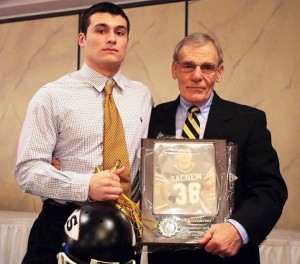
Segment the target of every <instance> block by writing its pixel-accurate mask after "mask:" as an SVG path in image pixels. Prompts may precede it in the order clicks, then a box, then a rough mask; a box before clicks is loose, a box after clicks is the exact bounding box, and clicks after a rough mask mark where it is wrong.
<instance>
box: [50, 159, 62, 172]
mask: <svg viewBox="0 0 300 264" xmlns="http://www.w3.org/2000/svg"><path fill="white" fill-rule="evenodd" d="M51 165H52V166H53V167H54V168H56V169H58V170H61V165H60V161H59V158H56V157H53V158H52V162H51Z"/></svg>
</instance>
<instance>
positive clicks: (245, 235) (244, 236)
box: [227, 219, 249, 244]
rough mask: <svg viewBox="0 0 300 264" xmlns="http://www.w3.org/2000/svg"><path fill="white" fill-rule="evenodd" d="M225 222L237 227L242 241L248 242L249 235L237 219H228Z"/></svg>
mask: <svg viewBox="0 0 300 264" xmlns="http://www.w3.org/2000/svg"><path fill="white" fill-rule="evenodd" d="M227 222H229V223H230V224H232V225H233V226H234V227H235V228H236V229H237V231H238V232H239V234H240V236H241V238H242V240H243V243H244V244H247V243H248V242H249V236H248V233H247V231H246V229H245V228H244V227H243V226H242V225H241V224H240V223H239V222H238V221H236V220H234V219H228V220H227Z"/></svg>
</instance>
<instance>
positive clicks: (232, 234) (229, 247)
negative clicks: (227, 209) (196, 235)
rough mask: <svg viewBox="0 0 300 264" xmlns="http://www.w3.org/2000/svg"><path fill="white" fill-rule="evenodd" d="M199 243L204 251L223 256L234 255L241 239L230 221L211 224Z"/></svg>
mask: <svg viewBox="0 0 300 264" xmlns="http://www.w3.org/2000/svg"><path fill="white" fill-rule="evenodd" d="M199 244H200V245H202V246H204V248H205V250H206V252H208V253H211V254H213V255H218V254H221V255H222V256H225V257H231V256H235V255H236V254H237V253H238V252H239V250H240V248H241V247H242V245H243V240H242V238H241V236H240V234H239V232H238V231H237V229H236V228H235V227H234V226H233V225H232V224H231V223H222V224H216V225H213V226H212V227H211V228H210V229H209V230H208V231H207V233H206V234H205V235H204V236H203V238H202V239H201V240H200V241H199Z"/></svg>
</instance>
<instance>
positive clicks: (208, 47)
mask: <svg viewBox="0 0 300 264" xmlns="http://www.w3.org/2000/svg"><path fill="white" fill-rule="evenodd" d="M218 61H219V57H218V52H217V49H216V48H215V46H214V45H213V44H212V43H210V42H209V43H207V44H205V45H203V46H199V45H195V44H190V45H185V46H183V47H182V48H181V50H180V52H179V57H178V62H176V61H173V63H172V77H173V79H174V80H175V79H177V81H178V86H179V90H180V93H181V95H182V96H183V98H184V99H185V100H186V101H188V102H189V103H191V104H193V105H196V106H201V105H202V104H204V103H205V102H206V101H207V100H208V99H209V97H210V95H211V93H212V92H213V90H214V85H215V82H219V81H220V80H221V78H222V76H223V73H224V67H223V66H220V67H219V66H218ZM189 65H207V67H206V68H208V69H209V67H211V68H215V71H212V70H209V71H210V72H209V73H204V72H203V71H202V70H201V68H200V67H199V66H197V67H196V68H195V69H194V70H192V71H191V72H186V70H188V69H191V68H192V67H190V66H189ZM182 66H184V67H185V70H184V69H183V67H182Z"/></svg>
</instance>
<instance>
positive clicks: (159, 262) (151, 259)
mask: <svg viewBox="0 0 300 264" xmlns="http://www.w3.org/2000/svg"><path fill="white" fill-rule="evenodd" d="M150 251H151V250H150ZM168 263H172V264H259V263H260V260H259V251H258V247H256V246H253V245H251V244H250V243H249V244H247V245H244V246H243V247H242V248H241V250H240V252H239V253H238V254H237V255H236V256H234V257H226V258H220V257H219V256H218V255H216V256H214V255H212V254H209V253H207V252H206V251H205V250H204V249H198V250H179V251H172V250H169V251H164V252H162V251H155V250H154V251H153V253H149V254H148V264H168Z"/></svg>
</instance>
